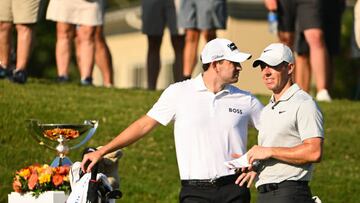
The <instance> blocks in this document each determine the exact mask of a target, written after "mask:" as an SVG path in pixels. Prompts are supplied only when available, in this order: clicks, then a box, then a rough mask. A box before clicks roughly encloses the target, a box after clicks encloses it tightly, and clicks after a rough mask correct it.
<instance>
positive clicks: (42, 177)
mask: <svg viewBox="0 0 360 203" xmlns="http://www.w3.org/2000/svg"><path fill="white" fill-rule="evenodd" d="M50 180H51V175H50V174H41V175H40V176H39V183H40V184H43V183H48V182H50Z"/></svg>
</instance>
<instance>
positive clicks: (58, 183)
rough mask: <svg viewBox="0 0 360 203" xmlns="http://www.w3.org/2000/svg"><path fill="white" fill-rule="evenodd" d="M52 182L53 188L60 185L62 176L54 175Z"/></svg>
mask: <svg viewBox="0 0 360 203" xmlns="http://www.w3.org/2000/svg"><path fill="white" fill-rule="evenodd" d="M52 182H53V183H54V185H55V186H59V185H61V184H62V183H63V177H62V175H59V174H55V175H54V176H53V178H52Z"/></svg>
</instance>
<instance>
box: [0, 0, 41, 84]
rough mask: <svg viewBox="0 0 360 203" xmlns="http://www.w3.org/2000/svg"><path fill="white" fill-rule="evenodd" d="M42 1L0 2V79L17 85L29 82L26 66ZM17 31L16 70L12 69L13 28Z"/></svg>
mask: <svg viewBox="0 0 360 203" xmlns="http://www.w3.org/2000/svg"><path fill="white" fill-rule="evenodd" d="M39 6H40V0H1V1H0V78H5V77H7V76H9V78H10V80H11V81H13V82H15V83H20V84H23V83H25V82H26V80H27V73H26V65H27V62H28V59H29V56H30V52H31V47H32V46H31V45H32V41H33V36H34V33H33V32H34V31H33V27H34V24H35V23H36V22H37V21H38V16H39ZM14 25H15V28H16V31H17V49H16V57H17V58H16V64H15V69H13V68H11V67H10V50H11V41H12V40H11V39H12V28H13V26H14Z"/></svg>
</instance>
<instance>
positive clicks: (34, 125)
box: [29, 119, 56, 150]
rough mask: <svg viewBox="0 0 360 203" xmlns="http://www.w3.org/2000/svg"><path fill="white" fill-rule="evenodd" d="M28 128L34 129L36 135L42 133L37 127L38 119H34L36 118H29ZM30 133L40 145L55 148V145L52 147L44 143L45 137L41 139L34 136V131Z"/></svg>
mask: <svg viewBox="0 0 360 203" xmlns="http://www.w3.org/2000/svg"><path fill="white" fill-rule="evenodd" d="M29 121H30V122H29V129H30V132H31V130H34V131H35V132H36V134H38V135H42V134H43V132H42V130H41V129H40V128H39V123H40V121H39V120H36V119H30V120H29ZM30 135H31V136H32V137H33V138H34V139H35V140H36V141H37V142H38V143H39V144H40V145H42V146H45V147H47V148H49V149H52V150H56V147H52V146H50V145H49V144H47V143H46V141H45V139H44V140H41V139H40V138H39V137H38V136H36V135H35V134H34V133H30Z"/></svg>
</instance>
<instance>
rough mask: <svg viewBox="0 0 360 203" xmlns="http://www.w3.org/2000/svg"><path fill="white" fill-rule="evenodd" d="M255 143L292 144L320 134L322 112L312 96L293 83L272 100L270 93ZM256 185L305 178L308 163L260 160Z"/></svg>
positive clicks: (275, 145) (309, 167)
mask: <svg viewBox="0 0 360 203" xmlns="http://www.w3.org/2000/svg"><path fill="white" fill-rule="evenodd" d="M260 122H261V126H260V130H259V136H258V143H259V145H261V146H264V147H293V146H297V145H299V144H302V142H303V141H304V140H305V139H308V138H313V137H321V138H323V137H324V130H323V117H322V113H321V111H320V109H319V107H318V106H317V104H316V102H315V101H314V100H313V98H312V97H311V96H310V95H309V94H308V93H306V92H305V91H303V90H301V89H300V88H299V86H298V85H297V84H293V85H292V86H291V87H290V88H289V89H288V90H287V91H286V92H285V93H284V94H283V95H282V96H281V98H280V99H279V101H277V102H275V100H274V96H272V97H271V100H270V103H269V104H268V105H266V106H265V108H264V109H263V111H262V113H261V117H260ZM261 163H262V164H263V166H264V168H263V169H262V170H261V171H260V173H259V179H258V181H257V182H256V187H258V186H259V185H263V184H267V183H279V182H282V181H284V180H302V181H309V180H310V178H311V174H312V164H304V165H292V164H288V163H284V162H281V161H279V160H276V159H268V160H264V161H262V162H261Z"/></svg>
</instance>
